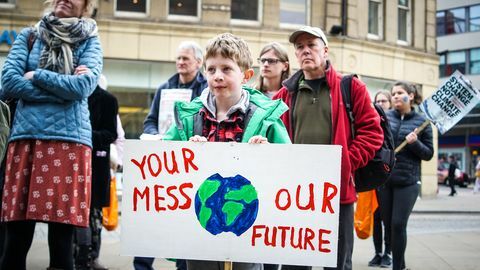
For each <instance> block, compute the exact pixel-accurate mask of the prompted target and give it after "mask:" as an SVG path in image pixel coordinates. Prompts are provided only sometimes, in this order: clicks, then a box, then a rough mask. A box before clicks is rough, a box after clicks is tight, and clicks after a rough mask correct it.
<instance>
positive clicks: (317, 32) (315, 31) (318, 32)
mask: <svg viewBox="0 0 480 270" xmlns="http://www.w3.org/2000/svg"><path fill="white" fill-rule="evenodd" d="M303 33H308V34H310V35H312V36H316V37H318V38H320V39H321V40H322V41H323V43H325V46H327V47H328V40H327V37H326V36H325V34H324V33H323V31H322V29H320V28H318V27H312V26H308V25H306V26H302V27H301V28H300V29H298V30H295V32H293V33H292V34H291V35H290V38H289V39H288V41H290V43H295V40H296V39H297V37H298V36H299V35H301V34H303Z"/></svg>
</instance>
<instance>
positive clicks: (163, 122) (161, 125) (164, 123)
mask: <svg viewBox="0 0 480 270" xmlns="http://www.w3.org/2000/svg"><path fill="white" fill-rule="evenodd" d="M191 97H192V89H162V93H161V95H160V106H159V111H158V134H159V135H160V136H163V135H164V134H165V133H166V132H167V131H168V129H169V128H170V126H171V125H172V124H173V105H174V104H175V101H190V99H191Z"/></svg>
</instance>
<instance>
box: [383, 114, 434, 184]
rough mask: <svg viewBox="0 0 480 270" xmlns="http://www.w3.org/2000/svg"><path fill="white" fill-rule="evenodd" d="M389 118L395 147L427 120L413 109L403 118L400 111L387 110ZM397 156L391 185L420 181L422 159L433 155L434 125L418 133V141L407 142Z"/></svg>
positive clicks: (427, 158) (428, 158) (390, 181)
mask: <svg viewBox="0 0 480 270" xmlns="http://www.w3.org/2000/svg"><path fill="white" fill-rule="evenodd" d="M387 118H388V121H389V122H390V128H391V129H392V134H393V139H394V142H395V147H397V146H398V145H400V144H401V143H402V142H403V141H404V140H405V137H406V136H407V135H408V134H409V133H410V132H412V131H413V130H415V128H417V127H419V126H420V125H421V124H422V123H423V122H424V121H425V117H423V116H422V115H420V114H418V113H417V112H415V111H414V110H413V109H412V111H411V112H410V113H408V114H406V115H404V117H403V119H402V118H401V115H400V113H399V112H398V111H396V110H390V111H388V112H387ZM395 157H396V163H395V167H394V168H393V171H392V175H391V177H390V180H389V183H390V184H391V185H397V186H407V185H412V184H415V183H417V182H418V181H420V175H421V161H422V160H430V159H431V158H432V157H433V136H432V127H431V126H430V125H428V126H427V127H426V128H425V129H424V130H423V131H422V132H421V133H420V134H419V135H418V140H417V141H416V142H414V143H412V144H407V146H405V147H404V148H403V149H402V150H401V151H400V152H398V153H397V154H396V155H395Z"/></svg>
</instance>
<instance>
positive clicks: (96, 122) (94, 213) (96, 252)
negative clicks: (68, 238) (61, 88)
mask: <svg viewBox="0 0 480 270" xmlns="http://www.w3.org/2000/svg"><path fill="white" fill-rule="evenodd" d="M88 109H89V111H90V123H91V125H92V144H93V148H92V193H91V199H92V200H91V204H90V224H89V227H87V228H77V229H76V234H75V236H76V237H75V250H74V254H75V269H76V270H89V269H94V270H106V269H108V268H106V267H105V266H103V265H102V264H100V262H99V261H98V258H99V256H100V246H101V243H102V241H101V236H102V218H103V216H102V208H103V207H107V206H109V204H110V180H111V175H110V144H111V143H113V142H115V140H116V139H117V114H118V102H117V98H115V96H114V95H112V94H110V93H109V92H107V79H106V78H105V76H104V75H100V78H99V80H98V86H97V88H96V89H95V91H93V93H92V94H91V95H90V97H89V98H88Z"/></svg>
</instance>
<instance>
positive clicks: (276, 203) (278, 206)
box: [275, 188, 292, 211]
mask: <svg viewBox="0 0 480 270" xmlns="http://www.w3.org/2000/svg"><path fill="white" fill-rule="evenodd" d="M284 192H286V195H287V203H286V204H285V205H284V206H280V195H281V193H284ZM291 204H292V199H291V198H290V192H288V190H287V189H284V188H282V189H280V190H279V191H278V192H277V196H276V197H275V205H276V206H277V208H278V209H279V210H283V211H285V210H287V209H288V208H290V205H291Z"/></svg>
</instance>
